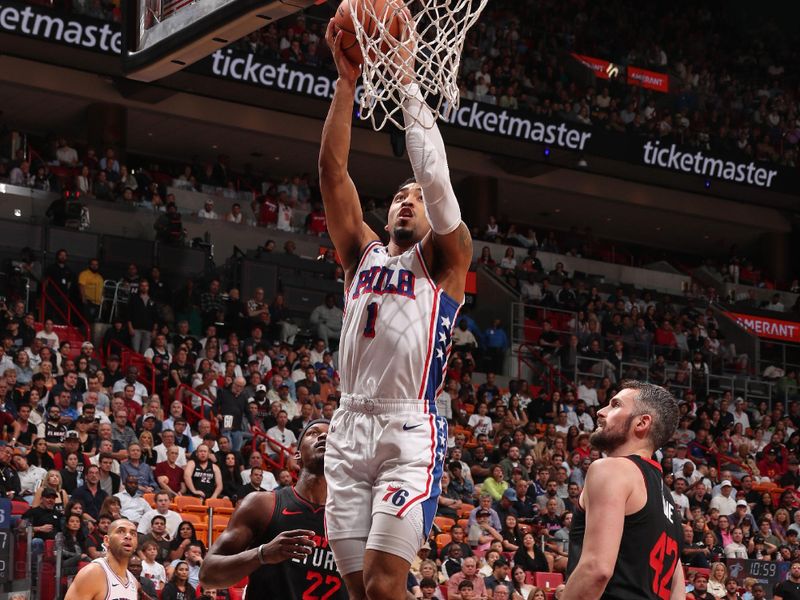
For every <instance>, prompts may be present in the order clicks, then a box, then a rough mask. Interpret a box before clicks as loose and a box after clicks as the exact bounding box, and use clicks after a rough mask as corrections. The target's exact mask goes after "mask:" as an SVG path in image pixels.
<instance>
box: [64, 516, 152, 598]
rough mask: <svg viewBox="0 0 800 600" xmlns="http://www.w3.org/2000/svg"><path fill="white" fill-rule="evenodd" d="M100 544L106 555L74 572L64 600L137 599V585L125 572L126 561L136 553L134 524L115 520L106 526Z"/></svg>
mask: <svg viewBox="0 0 800 600" xmlns="http://www.w3.org/2000/svg"><path fill="white" fill-rule="evenodd" d="M103 543H104V544H105V546H106V548H107V549H108V554H107V555H106V556H105V557H104V558H96V559H95V560H93V561H92V562H91V564H89V565H87V566H85V567H84V568H83V569H81V570H80V571H78V575H77V576H76V577H75V580H74V581H73V582H72V585H71V586H69V589H68V590H67V595H66V596H65V597H64V600H138V599H139V584H138V583H137V581H136V577H134V576H133V574H132V573H131V572H130V571H128V561H129V560H130V558H131V556H132V555H133V553H134V552H136V543H137V537H136V525H134V524H133V523H131V522H130V521H128V520H127V519H117V520H116V521H114V522H113V523H111V525H109V526H108V533H107V534H106V535H105V537H104V538H103Z"/></svg>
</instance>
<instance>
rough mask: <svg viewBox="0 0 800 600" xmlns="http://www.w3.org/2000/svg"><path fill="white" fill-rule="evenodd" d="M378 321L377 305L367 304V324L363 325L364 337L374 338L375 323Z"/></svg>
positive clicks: (375, 303)
mask: <svg viewBox="0 0 800 600" xmlns="http://www.w3.org/2000/svg"><path fill="white" fill-rule="evenodd" d="M377 319H378V303H377V302H370V303H369V304H367V324H366V325H364V337H368V338H374V337H375V321H376V320H377Z"/></svg>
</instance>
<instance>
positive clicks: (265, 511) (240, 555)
mask: <svg viewBox="0 0 800 600" xmlns="http://www.w3.org/2000/svg"><path fill="white" fill-rule="evenodd" d="M274 511H275V494H273V493H272V492H263V493H257V494H248V495H247V496H246V497H245V499H244V500H242V503H241V504H240V505H239V507H238V508H237V509H236V511H235V512H234V513H233V515H231V520H230V521H229V522H228V526H227V527H226V528H225V531H223V532H222V534H221V535H220V536H219V537H218V538H217V539H216V541H215V542H214V544H213V545H212V546H211V548H209V550H208V554H207V555H206V557H205V559H204V560H203V565H202V566H201V567H200V583H201V584H202V585H203V586H205V587H212V588H227V587H230V586H231V585H233V584H235V583H236V582H237V581H240V580H241V579H242V578H243V577H247V576H248V575H250V574H251V573H252V572H253V571H255V570H256V569H258V567H260V566H261V565H262V564H276V563H279V562H282V561H284V560H289V559H291V558H303V557H305V556H306V555H307V554H310V553H311V550H312V548H313V547H314V542H313V541H312V539H311V538H312V537H313V536H314V532H313V531H309V530H305V529H294V530H291V531H284V532H282V533H280V534H279V535H277V536H276V537H275V538H274V539H272V540H270V541H269V542H268V543H266V544H263V545H262V546H257V547H255V548H252V547H251V546H252V545H253V540H256V539H258V538H260V537H262V536H263V534H264V531H265V530H266V529H267V527H268V526H269V523H270V520H271V519H272V513H273V512H274ZM259 553H260V555H259Z"/></svg>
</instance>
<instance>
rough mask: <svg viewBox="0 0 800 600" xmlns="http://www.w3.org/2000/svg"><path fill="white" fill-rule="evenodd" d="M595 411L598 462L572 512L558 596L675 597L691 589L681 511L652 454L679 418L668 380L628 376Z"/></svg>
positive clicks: (581, 599)
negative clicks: (564, 571) (685, 571)
mask: <svg viewBox="0 0 800 600" xmlns="http://www.w3.org/2000/svg"><path fill="white" fill-rule="evenodd" d="M621 388H622V389H621V390H620V392H619V393H618V394H617V395H616V396H614V397H613V398H612V399H611V402H610V403H609V404H608V405H607V406H605V407H604V408H603V409H602V410H600V411H599V412H598V413H597V416H598V422H599V425H598V428H597V430H596V431H595V432H594V433H593V434H592V437H591V442H592V445H593V446H594V447H596V448H598V449H599V450H601V451H603V452H605V453H606V454H607V456H608V457H607V458H601V459H600V460H597V461H595V462H593V463H592V465H591V466H590V467H589V471H588V473H587V474H586V484H585V486H584V488H583V492H582V493H581V495H580V498H579V501H578V506H577V507H576V509H575V512H574V514H573V517H572V529H571V530H570V535H569V562H568V565H567V573H568V580H567V585H566V587H565V588H564V589H560V590H558V592H557V594H556V598H558V599H559V600H596V599H598V598H602V599H603V600H677V599H683V598H685V597H686V588H685V585H684V579H683V568H682V567H681V564H680V556H681V548H680V544H681V541H682V539H683V536H682V530H681V518H680V513H679V512H678V511H677V509H676V508H675V504H674V502H673V501H672V495H671V493H670V491H669V489H668V488H667V486H666V485H665V484H664V481H663V478H662V474H661V465H659V464H658V463H657V462H655V461H654V460H652V459H651V456H652V455H653V453H654V452H655V451H656V450H657V449H659V448H661V447H662V446H663V445H664V444H666V443H667V442H668V441H669V440H670V438H671V437H672V434H673V433H674V432H675V429H676V427H677V425H678V405H677V402H676V401H675V398H673V397H672V395H671V394H670V393H669V392H667V391H666V390H665V389H664V388H661V387H658V386H656V385H652V384H649V383H641V382H638V381H623V382H622V386H621Z"/></svg>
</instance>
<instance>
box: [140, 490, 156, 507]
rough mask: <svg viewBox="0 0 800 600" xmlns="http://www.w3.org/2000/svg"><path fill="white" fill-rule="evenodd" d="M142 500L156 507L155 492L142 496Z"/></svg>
mask: <svg viewBox="0 0 800 600" xmlns="http://www.w3.org/2000/svg"><path fill="white" fill-rule="evenodd" d="M142 498H144V499H145V501H146V502H147V503H148V504H149V505H150V506H151V507H152V508H155V507H156V495H155V494H154V493H153V492H147V493H146V494H142Z"/></svg>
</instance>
